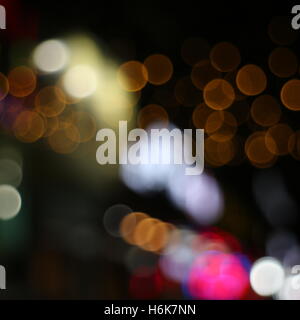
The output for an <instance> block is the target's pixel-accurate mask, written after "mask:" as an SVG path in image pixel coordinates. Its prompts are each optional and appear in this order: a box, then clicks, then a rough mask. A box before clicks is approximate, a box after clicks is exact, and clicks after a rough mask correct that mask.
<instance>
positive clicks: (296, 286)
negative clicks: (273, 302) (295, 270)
mask: <svg viewBox="0 0 300 320" xmlns="http://www.w3.org/2000/svg"><path fill="white" fill-rule="evenodd" d="M276 298H277V299H278V300H300V274H292V275H288V276H287V277H286V278H285V280H284V283H283V285H282V288H281V289H280V291H279V292H278V293H277V294H276Z"/></svg>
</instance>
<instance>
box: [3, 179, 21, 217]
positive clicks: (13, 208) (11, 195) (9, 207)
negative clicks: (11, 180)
mask: <svg viewBox="0 0 300 320" xmlns="http://www.w3.org/2000/svg"><path fill="white" fill-rule="evenodd" d="M21 203H22V201H21V196H20V194H19V192H18V191H17V190H16V189H15V188H14V187H12V186H9V185H5V184H3V185H1V186H0V219H3V220H8V219H12V218H14V217H15V216H16V215H17V214H18V212H19V211H20V209H21Z"/></svg>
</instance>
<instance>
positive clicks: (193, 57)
mask: <svg viewBox="0 0 300 320" xmlns="http://www.w3.org/2000/svg"><path fill="white" fill-rule="evenodd" d="M209 51H210V46H209V44H208V43H207V41H206V40H204V39H202V38H188V39H186V40H185V41H184V42H183V44H182V47H181V56H182V58H183V60H184V61H185V63H187V64H188V65H190V66H193V65H194V64H196V63H197V62H199V61H200V60H203V59H207V58H208V56H209Z"/></svg>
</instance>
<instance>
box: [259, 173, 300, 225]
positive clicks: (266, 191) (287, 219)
mask: <svg viewBox="0 0 300 320" xmlns="http://www.w3.org/2000/svg"><path fill="white" fill-rule="evenodd" d="M253 192H254V195H255V199H256V202H257V204H258V206H259V207H260V209H261V211H262V213H263V214H264V215H265V217H266V219H267V220H268V222H269V223H270V224H271V225H272V226H276V227H281V228H282V227H284V226H287V225H289V224H293V223H295V221H296V219H297V216H298V207H297V204H296V202H295V200H294V199H293V198H292V197H291V195H290V194H289V192H288V190H287V188H286V186H285V184H284V180H283V177H282V176H281V175H280V173H279V172H277V171H275V170H274V169H272V170H271V169H270V170H267V171H261V172H260V173H258V174H257V175H255V176H254V179H253Z"/></svg>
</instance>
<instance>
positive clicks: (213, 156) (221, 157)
mask: <svg viewBox="0 0 300 320" xmlns="http://www.w3.org/2000/svg"><path fill="white" fill-rule="evenodd" d="M204 147H205V161H206V162H207V163H208V164H210V165H211V166H213V167H220V166H223V165H225V164H227V163H229V162H230V161H231V160H232V159H233V158H234V156H235V152H236V148H235V144H234V142H233V141H232V140H227V141H222V142H221V141H215V140H214V139H212V138H211V137H208V138H206V139H205V144H204Z"/></svg>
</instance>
